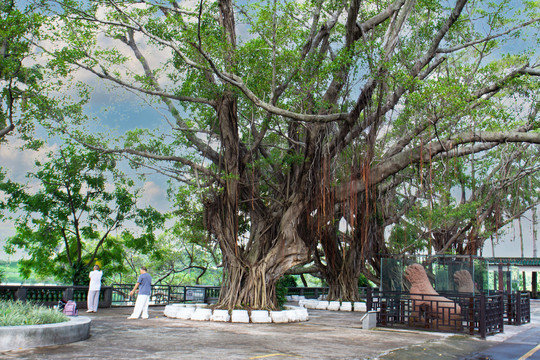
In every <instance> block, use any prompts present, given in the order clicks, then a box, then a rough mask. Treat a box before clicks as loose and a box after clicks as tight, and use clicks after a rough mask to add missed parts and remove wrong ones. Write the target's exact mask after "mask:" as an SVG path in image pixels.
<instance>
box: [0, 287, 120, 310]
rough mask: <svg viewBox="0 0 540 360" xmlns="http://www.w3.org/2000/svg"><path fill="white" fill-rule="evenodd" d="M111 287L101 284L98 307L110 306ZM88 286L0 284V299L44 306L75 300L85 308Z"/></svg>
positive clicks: (80, 306) (79, 305)
mask: <svg viewBox="0 0 540 360" xmlns="http://www.w3.org/2000/svg"><path fill="white" fill-rule="evenodd" d="M111 294H112V288H111V287H110V286H102V287H101V292H100V294H99V307H103V308H104V307H110V306H111ZM87 297H88V286H50V285H21V286H3V285H2V286H0V299H1V300H12V301H23V302H26V301H31V302H33V303H36V304H40V305H45V306H54V305H57V304H58V302H59V301H60V300H64V301H65V300H75V301H76V302H77V306H78V307H79V308H82V309H86V300H87Z"/></svg>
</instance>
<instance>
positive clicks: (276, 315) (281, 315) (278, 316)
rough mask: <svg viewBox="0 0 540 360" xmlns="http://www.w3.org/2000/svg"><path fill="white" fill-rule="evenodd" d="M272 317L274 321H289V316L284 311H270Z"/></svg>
mask: <svg viewBox="0 0 540 360" xmlns="http://www.w3.org/2000/svg"><path fill="white" fill-rule="evenodd" d="M270 317H272V322H274V323H288V322H289V318H288V317H287V314H285V312H284V311H270Z"/></svg>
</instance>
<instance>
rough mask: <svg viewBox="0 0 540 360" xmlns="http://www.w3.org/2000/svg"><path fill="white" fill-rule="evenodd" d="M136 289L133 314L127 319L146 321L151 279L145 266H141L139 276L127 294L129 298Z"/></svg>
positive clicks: (150, 293)
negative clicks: (137, 291)
mask: <svg viewBox="0 0 540 360" xmlns="http://www.w3.org/2000/svg"><path fill="white" fill-rule="evenodd" d="M137 288H139V295H137V301H136V302H135V308H134V309H133V313H132V314H131V315H130V317H128V319H138V318H139V316H140V317H141V318H143V319H148V303H149V301H150V295H152V277H151V276H150V274H149V273H148V270H147V269H146V267H145V266H141V275H139V278H138V279H137V283H136V284H135V287H134V288H133V290H131V291H130V292H129V296H133V294H135V291H136V290H137Z"/></svg>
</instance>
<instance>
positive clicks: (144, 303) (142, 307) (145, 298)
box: [130, 294, 150, 319]
mask: <svg viewBox="0 0 540 360" xmlns="http://www.w3.org/2000/svg"><path fill="white" fill-rule="evenodd" d="M149 301H150V295H140V294H139V295H137V301H136V302H135V308H134V309H133V314H131V316H130V317H131V318H135V319H137V318H138V317H139V316H141V313H142V316H141V317H142V318H143V319H148V302H149Z"/></svg>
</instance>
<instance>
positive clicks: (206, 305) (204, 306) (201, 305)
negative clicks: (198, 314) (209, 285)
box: [195, 303, 208, 309]
mask: <svg viewBox="0 0 540 360" xmlns="http://www.w3.org/2000/svg"><path fill="white" fill-rule="evenodd" d="M195 307H196V308H197V309H199V308H200V309H206V308H208V304H205V303H200V304H195Z"/></svg>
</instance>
